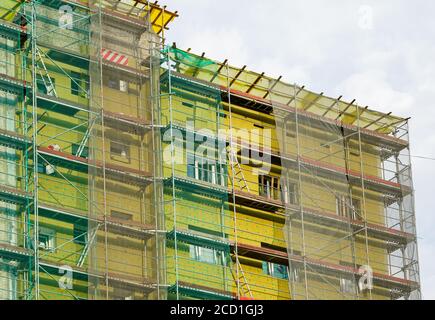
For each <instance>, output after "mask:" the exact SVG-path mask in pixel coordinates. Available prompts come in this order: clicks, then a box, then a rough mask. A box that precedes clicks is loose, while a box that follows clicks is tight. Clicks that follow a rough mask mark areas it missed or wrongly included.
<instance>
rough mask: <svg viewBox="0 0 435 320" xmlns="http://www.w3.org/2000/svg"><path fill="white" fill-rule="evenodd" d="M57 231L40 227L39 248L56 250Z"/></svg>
mask: <svg viewBox="0 0 435 320" xmlns="http://www.w3.org/2000/svg"><path fill="white" fill-rule="evenodd" d="M55 236H56V233H55V232H54V231H53V230H51V229H47V228H40V229H39V235H38V238H39V249H42V250H46V251H50V252H53V251H54V250H55V247H56V244H55V239H56V237H55Z"/></svg>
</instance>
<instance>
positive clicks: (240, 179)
mask: <svg viewBox="0 0 435 320" xmlns="http://www.w3.org/2000/svg"><path fill="white" fill-rule="evenodd" d="M227 151H228V158H229V160H230V165H231V169H232V171H231V172H232V174H233V175H234V181H235V182H237V184H238V186H239V188H240V190H242V191H247V192H250V190H249V186H248V183H247V182H246V179H245V175H244V174H243V170H242V167H241V166H240V163H239V160H238V159H237V154H236V153H235V151H234V150H233V148H232V147H231V146H228V147H227ZM231 181H232V180H231ZM234 188H235V186H234Z"/></svg>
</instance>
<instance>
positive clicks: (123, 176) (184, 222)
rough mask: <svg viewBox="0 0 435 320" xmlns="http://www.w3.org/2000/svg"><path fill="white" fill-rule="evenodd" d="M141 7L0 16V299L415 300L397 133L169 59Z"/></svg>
mask: <svg viewBox="0 0 435 320" xmlns="http://www.w3.org/2000/svg"><path fill="white" fill-rule="evenodd" d="M177 16H178V15H177V12H172V11H169V10H167V8H166V7H164V6H160V5H159V4H157V3H148V2H146V1H144V0H110V1H109V0H27V1H26V0H2V1H1V3H0V18H1V19H0V299H41V300H44V299H228V300H232V299H241V300H243V299H272V300H275V299H280V300H282V299H298V300H301V299H420V284H419V266H418V252H417V237H416V229H415V215H414V196H413V185H412V174H411V163H410V156H409V154H410V151H409V140H408V119H405V118H400V117H397V116H393V115H391V114H384V113H381V112H377V111H373V110H371V109H370V108H368V107H360V106H358V105H357V104H356V103H355V101H344V100H342V98H341V97H339V98H330V97H327V96H326V95H323V93H322V94H318V93H314V92H311V91H309V90H307V89H306V88H304V87H301V86H298V85H293V84H287V83H285V82H283V81H282V80H281V77H280V78H277V79H275V78H271V77H268V76H267V75H265V74H264V73H256V72H252V71H249V70H247V69H246V67H243V68H237V67H234V66H232V65H231V64H230V63H229V62H228V60H225V61H222V62H219V61H214V60H211V59H209V58H207V57H205V55H204V54H202V55H196V54H193V53H192V52H190V50H188V51H183V50H180V49H179V48H177V47H176V46H175V45H170V46H168V45H166V44H165V42H164V38H165V33H166V32H168V31H167V30H168V27H167V26H168V24H169V23H171V22H172V21H173V20H174V19H176V18H177Z"/></svg>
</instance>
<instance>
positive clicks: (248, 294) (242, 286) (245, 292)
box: [231, 259, 254, 299]
mask: <svg viewBox="0 0 435 320" xmlns="http://www.w3.org/2000/svg"><path fill="white" fill-rule="evenodd" d="M236 261H237V263H236V268H237V269H238V278H237V271H234V270H233V269H231V271H232V272H231V274H232V276H233V279H234V281H235V282H236V284H237V286H238V291H239V292H238V294H239V296H240V297H245V298H250V299H254V296H253V294H252V291H251V287H250V286H249V283H248V281H247V280H246V276H245V272H244V271H243V268H242V265H241V264H240V261H239V259H236Z"/></svg>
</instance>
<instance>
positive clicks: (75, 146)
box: [71, 143, 89, 158]
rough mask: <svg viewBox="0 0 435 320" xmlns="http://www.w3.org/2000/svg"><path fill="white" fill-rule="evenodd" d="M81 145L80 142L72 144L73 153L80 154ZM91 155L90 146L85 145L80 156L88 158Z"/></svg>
mask: <svg viewBox="0 0 435 320" xmlns="http://www.w3.org/2000/svg"><path fill="white" fill-rule="evenodd" d="M79 147H80V146H79V145H78V144H76V143H74V144H73V145H72V146H71V151H72V154H73V155H75V156H76V155H77V156H78V154H77V153H78V151H79ZM88 156H89V148H88V147H83V148H82V151H81V153H80V157H82V158H87V157H88Z"/></svg>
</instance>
